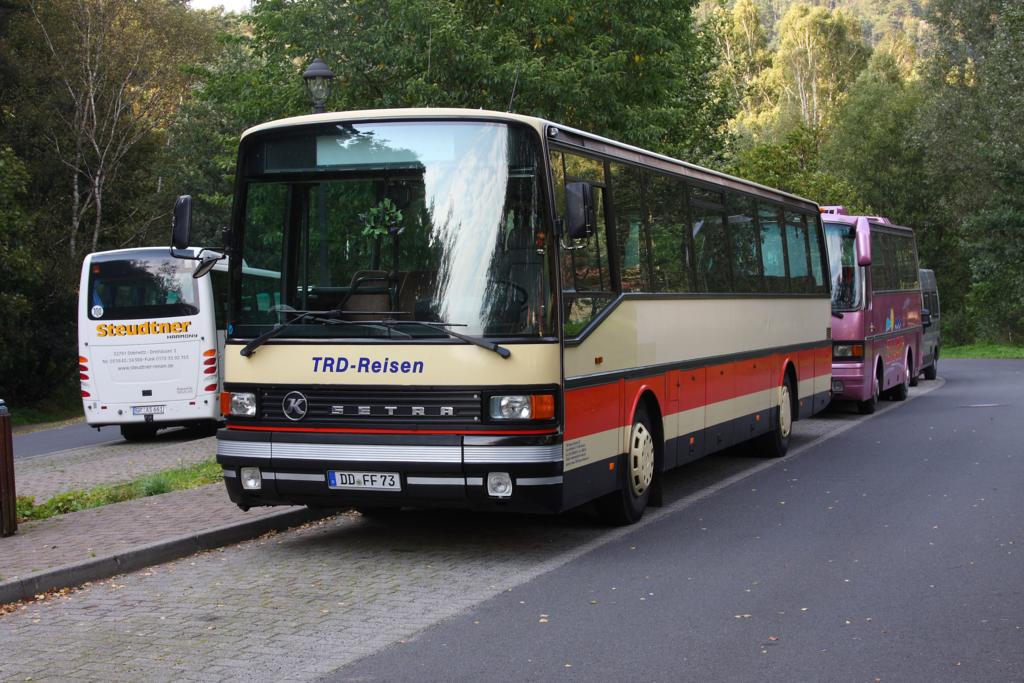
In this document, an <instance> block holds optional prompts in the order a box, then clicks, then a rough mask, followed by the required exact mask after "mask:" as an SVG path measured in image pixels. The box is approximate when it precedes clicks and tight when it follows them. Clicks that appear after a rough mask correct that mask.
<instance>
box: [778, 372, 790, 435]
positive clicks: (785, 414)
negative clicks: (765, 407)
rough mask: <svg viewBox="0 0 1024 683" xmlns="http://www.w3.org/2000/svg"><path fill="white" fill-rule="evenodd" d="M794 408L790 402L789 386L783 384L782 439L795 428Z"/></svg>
mask: <svg viewBox="0 0 1024 683" xmlns="http://www.w3.org/2000/svg"><path fill="white" fill-rule="evenodd" d="M792 411H793V406H792V404H791V403H790V401H789V385H788V384H783V385H782V386H781V387H779V430H780V431H781V432H782V438H783V439H785V438H786V437H788V436H789V430H790V429H791V428H792V427H793V414H792Z"/></svg>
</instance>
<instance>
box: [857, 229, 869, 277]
mask: <svg viewBox="0 0 1024 683" xmlns="http://www.w3.org/2000/svg"><path fill="white" fill-rule="evenodd" d="M856 230H857V265H858V266H870V265H871V230H870V228H869V227H868V222H867V221H866V220H864V219H861V220H860V221H858V222H857V228H856Z"/></svg>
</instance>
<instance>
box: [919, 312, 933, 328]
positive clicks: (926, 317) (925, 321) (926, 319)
mask: <svg viewBox="0 0 1024 683" xmlns="http://www.w3.org/2000/svg"><path fill="white" fill-rule="evenodd" d="M921 324H922V325H924V326H925V327H931V326H932V312H931V311H929V310H928V309H927V308H922V309H921Z"/></svg>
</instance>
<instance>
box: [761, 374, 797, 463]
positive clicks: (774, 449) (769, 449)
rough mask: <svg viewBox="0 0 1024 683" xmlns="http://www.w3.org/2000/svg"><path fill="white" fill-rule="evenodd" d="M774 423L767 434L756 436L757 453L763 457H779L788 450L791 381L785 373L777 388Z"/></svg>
mask: <svg viewBox="0 0 1024 683" xmlns="http://www.w3.org/2000/svg"><path fill="white" fill-rule="evenodd" d="M777 398H778V402H779V404H778V405H777V406H776V407H775V424H774V426H773V427H772V430H771V431H770V432H768V433H767V434H762V435H761V436H759V437H758V438H757V453H758V455H760V456H762V457H765V458H781V457H782V456H784V455H785V454H786V451H787V450H789V435H790V434H791V433H792V431H793V381H792V380H791V379H790V378H789V375H788V374H787V375H786V378H785V379H784V380H783V381H782V384H781V385H780V386H779V388H778V395H777Z"/></svg>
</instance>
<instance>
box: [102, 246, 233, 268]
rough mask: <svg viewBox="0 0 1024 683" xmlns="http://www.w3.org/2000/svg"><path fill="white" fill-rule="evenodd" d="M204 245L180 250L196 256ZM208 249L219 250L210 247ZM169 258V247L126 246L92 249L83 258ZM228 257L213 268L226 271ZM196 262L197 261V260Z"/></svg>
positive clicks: (105, 259) (107, 259)
mask: <svg viewBox="0 0 1024 683" xmlns="http://www.w3.org/2000/svg"><path fill="white" fill-rule="evenodd" d="M204 248H205V247H187V248H186V249H183V250H182V251H185V252H189V253H191V254H192V256H193V257H196V256H198V254H199V252H201V251H202V250H203V249H204ZM208 251H219V250H217V249H212V250H208ZM165 256H166V257H167V258H171V257H172V254H171V250H170V247H166V246H162V247H127V248H125V249H109V250H107V251H94V252H92V253H91V254H87V255H86V257H85V258H87V259H89V260H90V261H113V260H115V259H119V258H131V257H136V258H162V257H165ZM227 261H228V257H226V256H225V257H224V258H223V259H221V260H220V261H218V262H217V264H216V265H215V266H214V267H213V269H214V270H218V271H226V270H227V269H228V264H227ZM197 263H198V262H197Z"/></svg>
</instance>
